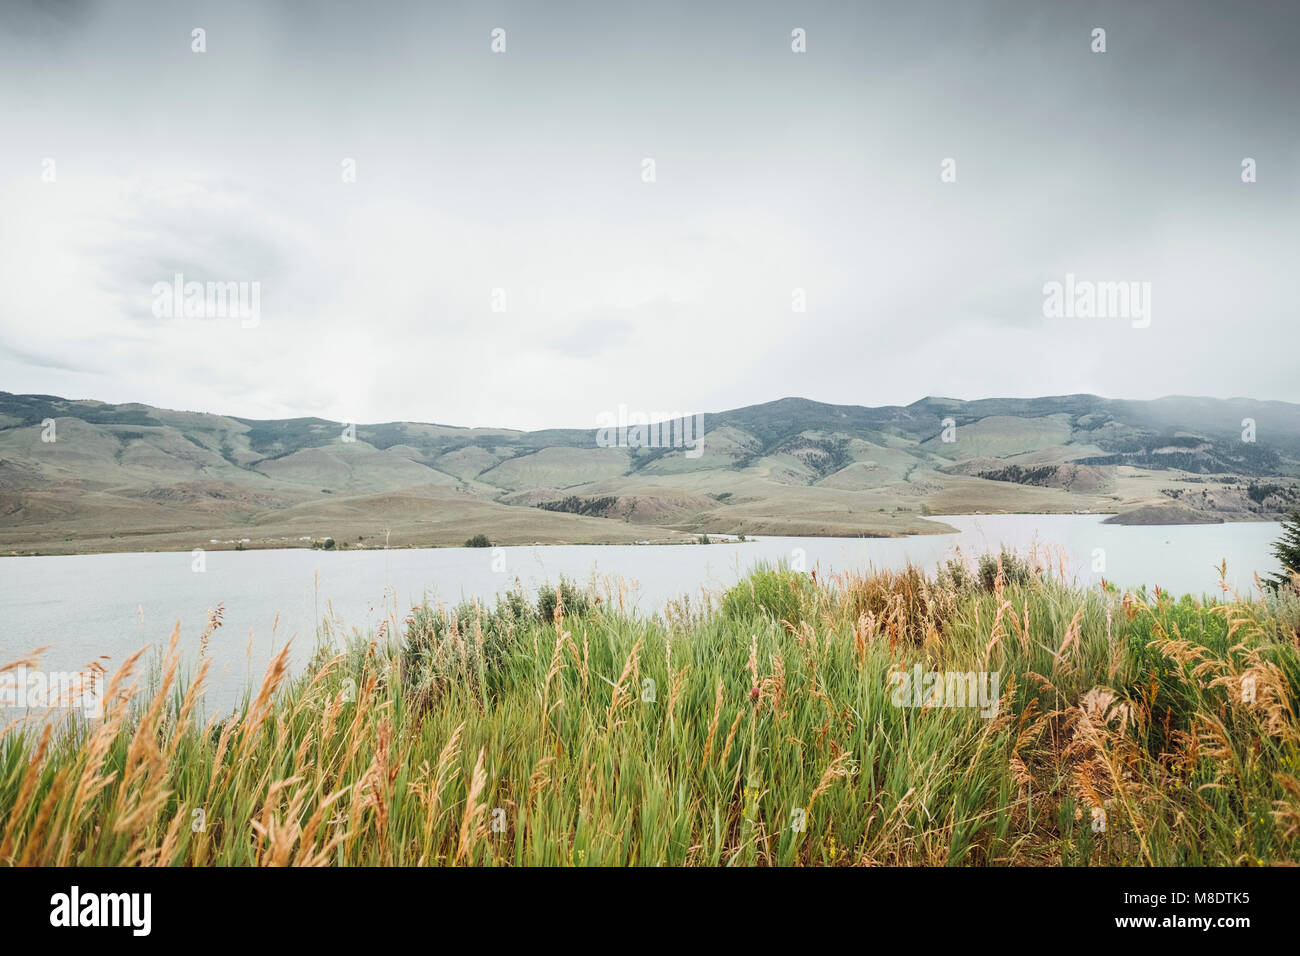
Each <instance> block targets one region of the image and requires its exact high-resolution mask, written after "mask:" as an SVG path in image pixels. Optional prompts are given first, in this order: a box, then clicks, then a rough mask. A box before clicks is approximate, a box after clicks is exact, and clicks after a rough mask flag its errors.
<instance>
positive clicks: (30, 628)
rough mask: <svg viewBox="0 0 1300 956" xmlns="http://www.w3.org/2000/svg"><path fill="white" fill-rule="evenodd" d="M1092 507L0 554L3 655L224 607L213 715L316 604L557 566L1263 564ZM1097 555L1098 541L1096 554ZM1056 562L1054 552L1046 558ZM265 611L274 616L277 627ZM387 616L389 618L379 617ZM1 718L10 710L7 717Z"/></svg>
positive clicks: (63, 649) (135, 635) (1177, 579)
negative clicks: (754, 530) (801, 528)
mask: <svg viewBox="0 0 1300 956" xmlns="http://www.w3.org/2000/svg"><path fill="white" fill-rule="evenodd" d="M1104 517H1105V516H1103V515H960V516H936V520H940V521H944V522H946V523H947V524H949V525H951V526H952V527H954V528H957V529H958V533H957V534H945V535H922V536H916V537H911V538H778V537H770V538H762V539H759V540H755V541H750V542H745V543H721V544H718V543H715V544H711V545H708V546H692V545H663V546H646V545H643V546H637V545H604V546H596V545H593V546H585V545H584V546H563V545H555V546H547V547H510V548H501V549H486V548H434V549H424V550H404V549H394V550H386V551H384V550H381V551H337V552H334V551H310V550H301V549H299V550H281V551H211V552H208V553H207V554H206V555H205V557H204V561H205V568H204V570H203V571H201V572H198V571H195V570H193V567H192V565H193V559H192V558H191V556H190V554H189V553H188V552H175V553H149V554H99V555H69V556H50V557H2V558H0V664H4V663H7V662H9V661H11V660H14V659H16V658H18V657H20V656H22V655H25V654H27V653H29V652H30V651H32V650H34V649H36V648H38V647H41V646H44V645H52V646H51V647H50V649H49V650H48V651H46V652H45V653H44V654H43V655H42V658H41V661H42V666H43V668H44V669H45V670H48V671H55V670H81V669H83V668H84V667H85V666H86V665H88V664H89V663H90V662H91V661H93V660H95V659H97V658H99V657H100V656H101V655H107V657H108V658H109V660H108V661H107V662H105V663H106V666H107V667H108V669H109V673H110V674H111V673H112V672H113V671H115V670H116V669H117V666H118V665H119V664H120V663H121V661H122V660H123V659H124V658H125V657H126V656H127V655H129V654H131V653H133V652H134V651H136V650H139V649H140V648H141V647H144V646H145V645H148V644H154V645H162V646H165V644H166V641H167V638H168V636H169V635H170V633H171V630H172V628H173V626H174V625H175V624H176V622H177V621H179V622H180V626H181V640H182V646H183V648H184V649H185V660H186V661H187V662H188V663H189V664H190V665H192V664H193V663H194V661H195V660H196V659H197V656H198V650H199V638H200V635H201V633H202V632H203V629H204V626H205V624H206V623H207V620H208V609H209V608H216V607H217V606H218V605H219V604H221V605H224V623H223V626H222V627H220V628H219V629H218V630H216V631H215V632H214V633H213V635H212V636H211V638H210V641H209V645H208V654H209V656H211V658H212V659H213V666H212V670H211V671H210V677H209V690H208V693H207V697H206V701H207V711H208V713H209V714H212V713H214V712H216V711H217V710H221V711H226V710H229V709H230V708H231V707H233V706H234V705H235V704H236V702H237V701H238V699H239V696H240V694H241V689H242V688H243V687H244V686H245V684H247V683H248V682H249V680H250V678H251V680H252V682H254V683H256V682H259V681H260V679H261V676H262V673H263V672H264V670H265V668H266V665H267V662H268V661H269V660H270V659H271V657H272V656H273V654H274V653H275V652H276V651H278V650H279V649H280V648H281V647H283V646H284V644H285V642H286V641H289V640H290V639H292V640H293V661H294V663H295V665H296V666H302V665H303V664H304V663H305V661H306V660H307V659H308V658H309V656H310V655H311V652H312V650H313V648H314V646H315V641H316V637H315V635H316V625H317V622H319V621H320V620H321V619H322V617H323V616H324V615H326V614H327V613H328V614H329V615H330V616H331V618H332V619H334V620H337V621H339V622H341V623H342V624H343V625H344V626H345V627H346V628H347V629H353V628H356V629H360V630H362V631H366V630H369V629H371V628H376V627H378V626H379V625H380V624H381V622H382V621H383V620H384V619H385V617H392V618H393V619H394V622H395V623H396V624H398V625H400V623H401V621H402V620H403V619H404V618H405V616H406V613H407V611H408V610H409V609H410V607H411V606H412V605H415V604H419V603H420V602H421V601H422V600H425V599H427V600H429V601H431V602H432V601H437V600H442V601H445V602H455V601H457V600H459V599H460V598H461V597H478V598H484V599H490V598H491V597H493V596H494V595H496V594H498V593H500V592H502V591H504V590H507V589H509V588H510V587H512V586H513V584H514V582H515V580H516V579H518V580H519V581H520V582H521V583H522V584H523V585H524V586H525V587H527V588H528V589H530V590H535V589H536V588H537V587H539V586H540V585H542V584H544V583H547V582H551V583H554V582H555V581H557V580H558V578H559V577H560V575H565V576H566V577H570V578H574V579H578V580H580V581H584V582H585V581H588V580H590V579H591V578H592V576H593V575H595V576H597V577H598V578H619V579H622V581H623V582H624V585H625V588H626V590H625V592H624V593H625V596H626V600H627V602H628V603H629V604H630V605H632V606H635V607H636V608H638V609H639V610H641V611H643V612H646V613H653V612H655V611H658V610H659V609H661V608H662V607H663V605H664V602H666V601H668V600H670V599H675V598H679V597H681V596H682V595H684V594H690V595H692V596H695V597H698V596H699V594H700V591H701V588H703V589H706V590H708V591H712V592H719V591H721V590H722V589H724V588H726V587H728V586H730V585H731V584H733V583H735V582H736V580H737V579H738V578H740V577H741V576H742V575H743V574H744V573H746V572H747V571H748V570H749V569H750V568H752V567H753V566H754V565H755V564H757V563H759V562H763V561H770V562H775V561H779V560H786V561H799V560H802V561H803V562H804V563H805V566H806V567H807V568H808V569H812V568H814V567H819V568H820V569H821V570H822V571H824V572H830V571H836V570H843V569H846V568H861V567H866V566H867V565H874V566H876V567H878V568H898V567H902V566H904V565H905V564H906V563H907V562H908V561H911V562H912V563H914V564H918V565H920V566H922V567H923V568H924V569H925V570H927V571H933V569H934V567H935V564H936V563H937V562H939V561H940V560H942V559H945V558H947V557H950V556H952V555H953V554H954V553H955V552H956V549H958V548H960V549H961V551H962V552H963V553H965V554H968V555H969V554H980V553H983V552H985V551H989V550H997V548H998V547H999V545H1003V544H1005V545H1006V546H1008V547H1010V548H1013V549H1017V550H1019V551H1021V552H1026V551H1028V550H1029V549H1030V548H1032V547H1034V546H1038V547H1040V548H1050V549H1052V550H1053V551H1054V552H1056V553H1057V554H1058V555H1059V556H1060V558H1061V559H1062V560H1063V561H1064V563H1065V567H1066V570H1067V573H1068V574H1069V575H1070V576H1072V577H1075V578H1076V579H1077V580H1078V581H1079V582H1080V583H1082V584H1089V583H1093V582H1095V581H1096V580H1097V579H1098V578H1099V577H1101V576H1102V575H1101V574H1098V573H1096V572H1094V571H1093V570H1092V568H1093V565H1094V561H1095V560H1096V559H1097V558H1098V557H1100V558H1101V559H1102V560H1104V569H1105V570H1104V576H1105V577H1106V578H1107V579H1108V580H1113V581H1116V582H1117V583H1119V584H1120V585H1123V586H1125V587H1135V586H1138V585H1143V584H1145V585H1148V586H1150V585H1158V586H1160V587H1161V588H1164V589H1166V590H1169V591H1173V592H1177V593H1182V592H1190V593H1193V594H1196V595H1201V594H1212V595H1217V594H1218V593H1219V588H1218V572H1217V570H1216V567H1217V565H1218V564H1219V562H1220V561H1222V560H1224V559H1226V560H1227V562H1228V580H1229V582H1230V583H1233V584H1234V585H1235V586H1236V587H1238V588H1239V589H1240V590H1241V591H1242V593H1246V592H1247V591H1248V590H1249V589H1250V588H1252V587H1253V575H1254V573H1255V572H1256V571H1258V572H1259V573H1260V574H1261V575H1264V574H1268V573H1272V572H1273V571H1274V570H1275V569H1276V567H1277V564H1276V561H1275V560H1274V558H1273V557H1272V554H1271V552H1270V545H1271V543H1272V542H1273V541H1275V540H1276V539H1277V538H1278V536H1279V534H1280V527H1279V525H1278V524H1277V523H1274V522H1259V523H1243V524H1219V525H1166V526H1144V527H1124V526H1121V525H1106V524H1102V521H1103V519H1104ZM1097 549H1100V552H1098V550H1097ZM1054 564H1055V562H1054ZM277 616H278V624H277V623H276V620H277ZM390 626H391V625H390ZM7 716H9V717H12V716H14V714H13V713H12V712H8V713H7Z"/></svg>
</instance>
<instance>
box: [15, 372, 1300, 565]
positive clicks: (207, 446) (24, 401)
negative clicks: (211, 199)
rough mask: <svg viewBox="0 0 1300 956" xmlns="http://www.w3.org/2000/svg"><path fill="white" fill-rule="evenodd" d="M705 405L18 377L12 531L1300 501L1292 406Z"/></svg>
mask: <svg viewBox="0 0 1300 956" xmlns="http://www.w3.org/2000/svg"><path fill="white" fill-rule="evenodd" d="M700 421H701V422H702V428H703V440H702V443H701V445H700V446H699V447H695V448H690V447H687V448H675V447H622V446H625V445H626V444H627V443H626V442H620V443H619V445H620V447H610V443H609V441H608V440H606V439H607V437H608V436H602V435H601V433H600V432H598V430H597V429H596V428H591V429H549V430H543V431H531V432H525V431H516V430H511V429H507V428H461V427H456V426H452V425H438V424H427V423H419V422H388V423H383V424H371V425H364V424H358V425H355V426H352V427H348V426H346V425H345V424H344V423H340V422H332V421H327V420H325V419H321V418H291V419H277V420H255V419H247V418H239V417H234V416H228V415H218V414H209V413H203V412H187V411H174V410H170V409H163V408H155V407H152V406H148V405H140V404H119V405H114V404H107V403H104V402H98V401H90V400H71V399H65V398H58V397H55V396H51V395H15V394H10V393H8V392H0V550H3V552H5V553H47V554H48V553H71V552H91V551H130V550H189V549H191V548H195V547H204V548H229V547H245V548H257V547H303V546H317V547H321V546H329V547H340V548H341V547H383V546H395V547H396V546H431V545H460V544H463V543H465V542H466V540H467V539H468V538H471V537H475V536H479V535H482V536H484V537H486V539H487V540H489V541H491V542H492V543H494V544H497V543H500V544H525V543H533V542H540V543H631V542H651V543H669V542H690V541H695V540H698V539H699V538H700V536H701V535H706V534H744V535H846V536H893V535H899V534H912V533H941V532H945V531H949V530H951V528H950V527H949V526H947V525H945V524H944V523H943V522H942V519H941V518H936V517H934V516H941V515H946V514H965V513H975V512H982V513H999V512H1033V513H1043V512H1053V513H1059V512H1081V511H1089V512H1094V513H1096V512H1106V513H1112V514H1114V515H1115V517H1114V518H1113V519H1112V520H1115V521H1118V522H1120V523H1183V522H1218V521H1237V520H1265V519H1275V518H1277V517H1279V516H1280V515H1282V514H1283V513H1285V512H1287V511H1289V510H1291V509H1293V508H1295V507H1297V505H1300V405H1295V404H1290V403H1286V402H1266V401H1254V400H1249V399H1226V400H1225V399H1211V398H1186V397H1170V398H1161V399H1155V400H1150V401H1125V400H1117V399H1107V398H1099V397H1097V396H1094V395H1065V396H1054V397H1045V398H990V399H982V400H978V401H960V400H956V399H948V398H933V397H931V398H924V399H921V400H920V401H918V402H914V403H913V404H911V405H906V406H883V407H874V408H873V407H864V406H857V405H828V404H824V403H821V402H815V401H810V400H808V399H803V398H783V399H780V400H778V401H773V402H768V403H765V404H761V405H751V406H748V407H745V408H737V409H733V410H731V411H725V412H718V413H710V414H705V415H703V416H702V417H701V418H700ZM633 444H635V442H633ZM688 444H689V443H688Z"/></svg>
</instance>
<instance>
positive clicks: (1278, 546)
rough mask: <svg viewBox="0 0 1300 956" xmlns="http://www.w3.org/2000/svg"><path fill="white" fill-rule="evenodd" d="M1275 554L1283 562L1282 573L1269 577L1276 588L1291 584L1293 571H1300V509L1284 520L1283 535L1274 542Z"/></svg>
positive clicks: (1271, 585)
mask: <svg viewBox="0 0 1300 956" xmlns="http://www.w3.org/2000/svg"><path fill="white" fill-rule="evenodd" d="M1273 556H1274V557H1275V558H1277V559H1278V561H1280V562H1281V563H1282V573H1281V574H1275V575H1273V576H1272V577H1271V578H1269V581H1268V583H1269V586H1270V587H1272V588H1273V589H1274V590H1278V589H1280V588H1282V587H1286V586H1288V585H1291V583H1292V577H1291V575H1292V572H1295V573H1300V511H1293V512H1291V513H1290V514H1289V515H1287V516H1286V518H1285V519H1284V520H1283V521H1282V537H1280V538H1278V539H1277V541H1275V542H1274V543H1273Z"/></svg>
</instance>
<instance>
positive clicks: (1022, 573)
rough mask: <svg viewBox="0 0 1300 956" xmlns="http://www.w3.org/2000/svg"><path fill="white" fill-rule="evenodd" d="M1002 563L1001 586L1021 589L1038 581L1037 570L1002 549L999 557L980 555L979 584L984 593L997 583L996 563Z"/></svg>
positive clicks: (1022, 559)
mask: <svg viewBox="0 0 1300 956" xmlns="http://www.w3.org/2000/svg"><path fill="white" fill-rule="evenodd" d="M999 559H1001V562H1002V584H1003V586H1019V587H1023V586H1025V585H1027V584H1032V583H1033V582H1034V581H1036V580H1038V575H1039V569H1038V568H1036V567H1034V566H1032V565H1031V564H1030V563H1029V561H1028V560H1027V559H1025V558H1022V557H1020V556H1019V555H1017V554H1016V553H1015V552H1014V551H1008V550H1006V549H1005V548H1003V549H1002V553H1001V554H999V555H996V556H995V555H992V554H982V555H980V560H979V571H978V576H979V582H980V587H981V588H983V589H984V590H985V591H992V590H994V587H995V585H996V583H997V576H998V561H999Z"/></svg>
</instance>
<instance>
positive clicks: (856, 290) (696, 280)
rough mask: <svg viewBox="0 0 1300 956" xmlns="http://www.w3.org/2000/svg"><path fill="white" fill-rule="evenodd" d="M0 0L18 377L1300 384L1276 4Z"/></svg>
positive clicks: (278, 385)
mask: <svg viewBox="0 0 1300 956" xmlns="http://www.w3.org/2000/svg"><path fill="white" fill-rule="evenodd" d="M0 11H2V12H0V389H4V390H6V391H14V392H43V393H51V394H57V395H63V396H67V397H72V398H97V399H101V400H105V401H113V402H129V401H139V402H146V403H149V404H154V405H161V406H165V407H170V408H188V409H197V410H202V411H213V412H222V413H228V414H236V415H242V416H250V417H261V418H267V417H284V416H294V415H319V416H321V417H325V418H332V419H338V420H347V421H363V422H366V421H387V420H395V419H407V420H420V421H438V422H445V423H450V424H461V425H498V426H512V427H521V428H538V427H549V426H575V427H590V426H593V425H594V424H595V421H596V417H597V415H598V414H599V413H600V412H602V411H604V410H612V409H617V407H618V406H619V405H620V404H623V405H627V406H629V408H631V409H633V410H645V411H658V410H663V411H695V410H703V411H719V410H722V409H726V408H732V407H736V406H740V405H747V404H752V403H757V402H763V401H768V400H771V399H775V398H780V397H782V396H787V395H800V396H805V397H808V398H813V399H818V400H821V401H827V402H837V403H849V404H864V405H882V404H906V403H909V402H912V401H915V400H916V399H918V398H921V397H923V396H925V395H927V394H933V395H945V396H953V397H957V398H970V399H974V398H982V397H990V396H1007V395H1016V396H1033V395H1047V394H1064V393H1073V392H1096V393H1099V394H1102V395H1108V396H1113V397H1121V398H1150V397H1157V396H1160V395H1167V394H1193V395H1211V396H1219V397H1230V396H1247V397H1252V398H1260V399H1283V400H1288V401H1300V374H1298V373H1297V365H1298V363H1297V361H1296V359H1297V355H1300V325H1298V321H1297V320H1298V319H1300V308H1297V301H1296V289H1295V283H1296V274H1297V263H1298V262H1300V227H1298V226H1297V223H1298V222H1300V215H1298V213H1300V202H1298V194H1297V186H1296V182H1297V179H1296V177H1297V174H1298V173H1300V135H1298V127H1300V113H1298V112H1297V95H1298V94H1300V57H1298V56H1297V55H1296V46H1297V41H1298V40H1300V6H1298V5H1296V4H1294V3H1242V2H1234V3H1228V2H1226V0H1225V2H1220V3H1194V2H1187V0H1178V2H1167V3H1158V2H1154V3H1150V2H1149V3H1142V4H1134V3H1130V2H1127V0H1126V2H1118V3H1113V4H1109V3H1082V2H1079V3H1074V2H1072V3H1043V2H1024V3H983V2H957V0H948V2H944V3H914V2H910V3H897V4H884V3H877V4H872V3H861V2H852V3H850V2H844V3H836V4H817V3H812V4H810V3H806V2H799V3H795V2H790V3H770V2H743V3H741V2H736V3H707V4H705V3H698V2H690V3H680V4H679V3H671V2H663V0H656V2H655V3H652V4H634V3H614V2H610V0H600V2H590V3H577V2H570V0H548V2H545V3H540V2H536V0H531V2H522V3H490V2H474V3H469V2H465V3H449V2H439V3H428V4H416V3H392V4H386V3H376V2H367V3H365V4H359V3H355V2H348V3H338V4H334V3H328V2H326V3H320V2H316V3H311V4H306V3H287V2H286V3H274V2H265V0H264V2H260V3H257V4H244V3H237V2H223V3H215V2H212V3H190V2H181V0H168V2H158V3H143V2H130V3H128V2H123V3H93V2H58V3H34V2H30V0H4V3H3V5H0ZM198 27H201V28H203V29H204V30H205V31H206V46H207V52H205V53H195V52H192V50H191V45H192V42H193V41H192V33H191V31H192V30H193V29H194V28H198ZM1096 27H1101V28H1104V29H1105V30H1106V52H1104V53H1095V52H1093V51H1092V46H1093V39H1092V31H1093V29H1094V28H1096ZM495 28H502V29H504V30H505V43H506V49H505V52H504V53H493V52H492V50H491V43H492V36H491V34H492V31H493V29H495ZM795 28H800V29H803V30H804V31H806V38H807V39H806V45H807V52H806V53H795V52H793V51H792V49H791V43H792V40H791V31H792V30H794V29H795ZM1245 157H1250V158H1252V159H1254V160H1255V161H1256V163H1257V178H1258V181H1257V182H1254V183H1250V184H1247V183H1243V182H1242V160H1243V158H1245ZM345 158H352V159H354V160H355V162H356V182H355V183H345V182H343V181H342V180H343V176H342V163H343V161H344V159H345ZM647 158H649V159H653V160H654V164H655V168H654V171H655V181H654V182H653V183H648V182H645V181H644V179H643V168H644V167H643V160H645V159H647ZM947 158H952V159H954V160H955V161H956V181H955V182H942V181H941V175H940V174H941V163H942V162H943V160H945V159H947ZM47 160H53V167H52V170H53V174H54V175H53V181H52V182H51V181H47V179H49V175H48V171H49V170H50V169H51V167H50V165H49V164H48V163H47V162H46V161H47ZM176 273H181V274H183V275H184V277H185V279H186V280H187V281H200V282H208V281H213V282H258V283H260V286H259V288H260V315H259V322H258V324H257V326H256V327H255V328H244V327H241V323H240V322H239V321H238V320H237V319H231V318H217V317H194V318H185V317H183V316H182V317H170V318H169V317H159V316H157V315H155V314H154V309H153V308H152V306H153V302H154V296H153V293H152V289H153V287H154V285H155V284H156V283H158V282H170V281H172V277H173V275H174V274H176ZM1067 273H1073V274H1074V275H1075V276H1076V277H1078V278H1079V279H1083V280H1093V281H1138V282H1149V283H1151V286H1150V288H1151V314H1150V319H1151V322H1150V325H1149V327H1147V328H1135V327H1134V322H1130V321H1128V320H1126V319H1124V318H1119V319H1100V318H1093V319H1079V318H1073V319H1054V318H1047V317H1044V314H1043V302H1044V293H1043V287H1044V284H1045V283H1048V282H1051V281H1053V280H1056V281H1064V280H1065V276H1066V274H1067ZM795 289H803V290H805V294H806V301H807V311H806V312H803V313H800V312H796V311H793V310H792V293H793V290H795ZM494 290H504V305H505V311H504V312H495V311H493V302H494V298H493V297H494ZM496 301H497V302H498V304H499V303H500V302H501V301H502V300H501V298H500V297H499V296H498V298H497V300H496Z"/></svg>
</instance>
